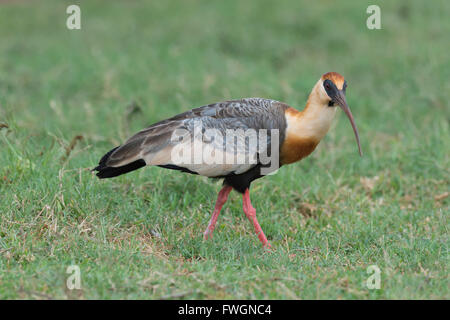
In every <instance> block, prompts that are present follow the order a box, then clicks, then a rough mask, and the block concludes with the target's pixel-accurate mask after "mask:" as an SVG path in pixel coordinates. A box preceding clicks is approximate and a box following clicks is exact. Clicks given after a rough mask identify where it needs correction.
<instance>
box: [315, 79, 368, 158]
mask: <svg viewBox="0 0 450 320" xmlns="http://www.w3.org/2000/svg"><path fill="white" fill-rule="evenodd" d="M316 89H317V91H318V94H319V99H320V100H321V101H322V102H323V105H325V106H326V107H327V108H335V107H336V106H339V107H340V108H341V109H342V110H343V111H344V112H345V114H346V115H347V117H348V119H349V120H350V123H351V125H352V128H353V132H354V133H355V137H356V142H357V143H358V150H359V154H360V155H361V156H362V151H361V144H360V143H359V134H358V129H357V128H356V124H355V120H354V119H353V115H352V112H351V111H350V108H349V107H348V104H347V100H346V98H345V91H346V89H347V81H345V79H344V77H343V76H341V75H340V74H339V73H337V72H328V73H325V74H324V75H323V76H322V77H321V78H320V80H319V82H318V85H317V87H316Z"/></svg>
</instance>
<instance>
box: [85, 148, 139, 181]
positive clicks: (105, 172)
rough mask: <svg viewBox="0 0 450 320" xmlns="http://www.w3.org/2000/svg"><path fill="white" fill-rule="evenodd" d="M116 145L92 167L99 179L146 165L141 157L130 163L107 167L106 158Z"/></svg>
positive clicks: (115, 175)
mask: <svg viewBox="0 0 450 320" xmlns="http://www.w3.org/2000/svg"><path fill="white" fill-rule="evenodd" d="M117 148H118V147H115V148H114V149H112V150H110V151H109V152H108V153H107V154H105V155H104V156H103V157H102V158H101V159H100V162H99V163H98V166H97V167H95V168H94V169H92V171H97V173H96V175H97V177H99V178H100V179H105V178H112V177H117V176H120V175H121V174H124V173H127V172H130V171H133V170H137V169H139V168H142V167H144V166H145V165H146V163H145V161H144V160H143V159H139V160H136V161H133V162H131V163H128V164H126V165H124V166H120V167H108V166H107V165H106V161H107V160H108V158H109V156H110V155H111V154H112V153H113V152H114V151H115V150H116V149H117Z"/></svg>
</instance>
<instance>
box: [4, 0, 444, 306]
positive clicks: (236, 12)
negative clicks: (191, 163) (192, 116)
mask: <svg viewBox="0 0 450 320" xmlns="http://www.w3.org/2000/svg"><path fill="white" fill-rule="evenodd" d="M372 2H373V1H331V0H329V1H315V2H312V1H309V2H307V1H298V0H295V1H237V0H232V1H220V2H219V1H194V0H192V1H190V0H189V1H147V2H144V1H79V2H77V1H39V2H37V1H12V0H11V1H0V39H1V41H0V150H1V152H0V164H1V166H0V298H3V299H5V298H9V299H11V298H12V299H17V298H26V299H40V298H43V299H49V298H59V299H67V298H69V299H72V298H81V299H90V298H100V299H110V298H131V299H134V298H150V299H152V298H165V299H170V298H186V299H191V298H200V299H202V298H212V299H217V298H224V299H229V298H238V299H246V298H254V299H258V298H268V299H271V298H279V299H316V298H319V299H325V298H326V299H355V298H358V299H379V298H384V299H399V298H412V299H419V298H425V299H427V298H439V299H443V298H444V299H448V298H450V295H449V289H448V288H449V280H448V267H447V266H448V262H449V261H448V258H449V256H448V226H449V221H448V211H449V210H448V209H449V202H448V192H449V169H448V168H449V150H450V142H449V119H450V108H449V105H448V101H449V100H450V81H449V79H450V67H449V52H450V45H449V44H450V42H449V34H450V20H449V19H448V16H449V14H450V2H448V1H395V2H394V1H376V4H378V5H379V6H380V8H381V25H382V29H381V30H369V29H368V28H367V27H366V20H367V18H368V16H369V14H367V13H366V8H367V7H368V6H369V5H371V4H374V3H372ZM70 4H79V5H80V7H81V30H68V29H67V28H66V19H67V17H68V14H66V8H67V6H68V5H70ZM328 71H336V72H339V73H341V74H342V75H344V76H345V78H346V80H347V82H348V89H347V100H348V102H349V105H350V107H351V108H352V111H353V114H354V116H355V119H356V123H357V125H358V127H359V130H360V134H361V141H362V146H363V151H364V153H365V155H364V157H363V158H359V156H358V155H357V148H356V144H355V142H354V136H353V133H352V131H351V128H350V125H349V123H348V120H347V119H345V118H344V116H339V121H336V124H335V125H334V126H333V127H332V129H331V130H330V132H329V133H328V135H327V137H326V138H325V139H324V141H322V143H321V144H320V145H319V147H318V149H317V150H316V151H315V152H314V154H313V155H312V156H310V157H309V158H307V159H305V160H303V161H302V162H300V163H297V164H294V165H291V166H287V167H284V168H282V169H281V170H280V171H279V172H278V173H277V174H276V175H274V176H270V177H266V178H265V179H261V180H258V181H257V182H255V183H254V184H253V188H252V190H253V196H252V200H253V204H254V206H255V208H256V209H257V215H258V219H259V221H260V223H261V225H262V228H263V230H264V231H265V233H266V235H267V236H268V238H269V240H270V241H271V242H272V245H273V246H274V247H275V249H276V251H275V252H274V253H272V254H268V253H266V252H264V251H263V250H262V249H261V248H260V244H259V242H258V241H257V238H256V236H255V235H254V234H253V230H252V227H251V225H250V224H249V222H248V221H247V220H246V217H245V215H244V214H243V212H242V207H241V198H240V196H239V195H238V194H237V193H232V194H231V201H230V202H229V203H228V204H227V205H226V206H225V209H224V211H223V213H222V215H221V216H220V218H219V223H218V227H217V230H216V232H215V234H214V238H213V239H212V240H211V241H208V242H205V241H203V239H202V232H203V230H204V228H205V227H206V225H207V223H208V220H209V216H210V213H211V211H212V209H213V205H214V200H215V196H216V192H217V191H218V189H219V187H220V186H219V184H218V183H217V182H214V181H211V180H208V179H205V178H201V177H194V176H190V175H184V174H180V173H177V172H171V171H168V170H163V169H160V168H145V169H144V170H139V171H136V172H133V173H130V174H128V175H125V176H121V177H119V178H117V179H113V180H106V181H100V180H98V179H97V178H96V177H95V176H93V175H92V174H91V172H90V171H89V169H90V168H92V167H93V166H95V165H96V163H97V162H98V160H99V158H100V157H101V156H102V155H103V154H104V153H105V152H106V151H108V150H109V149H110V148H112V147H114V146H116V145H118V144H120V143H121V142H122V141H123V140H125V139H126V138H127V137H129V136H130V135H131V134H133V133H134V132H136V131H137V130H140V129H142V128H143V127H145V126H147V125H150V124H152V123H154V122H156V121H159V120H162V119H164V118H166V117H169V116H173V115H175V114H176V113H179V112H182V111H186V110H188V109H190V108H193V107H198V106H201V105H205V104H209V103H213V102H217V101H223V100H229V99H235V98H243V97H264V98H271V99H276V100H280V101H283V102H286V103H288V104H290V105H291V106H293V107H295V108H298V109H302V108H303V106H304V105H305V102H306V99H307V97H308V94H309V92H310V90H311V89H312V87H313V85H314V84H315V82H316V81H317V80H318V79H319V77H320V76H321V75H322V74H323V73H325V72H328ZM70 265H78V266H79V267H80V270H81V286H82V288H81V289H80V290H69V289H68V288H67V286H66V280H67V277H68V276H69V275H68V274H67V273H66V268H67V267H68V266H70ZM370 265H377V266H378V267H379V268H380V269H381V289H379V290H369V289H368V288H367V286H366V280H367V278H368V277H369V274H368V273H367V272H366V270H367V267H368V266H370Z"/></svg>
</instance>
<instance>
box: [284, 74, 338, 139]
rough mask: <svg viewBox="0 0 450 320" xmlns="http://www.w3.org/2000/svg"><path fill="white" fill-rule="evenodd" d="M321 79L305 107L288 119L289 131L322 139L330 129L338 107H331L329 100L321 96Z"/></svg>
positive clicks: (305, 136)
mask: <svg viewBox="0 0 450 320" xmlns="http://www.w3.org/2000/svg"><path fill="white" fill-rule="evenodd" d="M319 85H321V81H319V82H318V83H317V84H316V85H315V86H314V88H313V90H312V92H311V94H310V95H309V98H308V101H307V103H306V107H305V109H303V110H302V111H298V112H296V113H294V114H293V115H292V116H291V117H290V118H292V119H288V130H289V133H291V134H293V135H295V136H296V137H297V138H300V139H313V140H315V141H317V142H319V141H320V140H322V138H323V137H324V136H325V134H326V133H327V132H328V130H329V129H330V126H331V123H332V122H333V119H334V116H335V114H336V109H337V108H336V107H329V106H328V101H327V100H325V99H322V98H321V97H320V92H319V89H320V88H319Z"/></svg>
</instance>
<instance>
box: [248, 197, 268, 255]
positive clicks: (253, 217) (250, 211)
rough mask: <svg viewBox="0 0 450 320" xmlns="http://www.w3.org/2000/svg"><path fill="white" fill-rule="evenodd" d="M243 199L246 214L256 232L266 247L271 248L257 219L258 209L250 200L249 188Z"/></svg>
mask: <svg viewBox="0 0 450 320" xmlns="http://www.w3.org/2000/svg"><path fill="white" fill-rule="evenodd" d="M242 200H243V208H244V212H245V215H246V216H247V218H248V220H250V222H251V223H252V224H253V226H254V227H255V232H256V235H257V236H258V238H259V241H261V243H262V244H263V247H264V248H271V245H270V243H269V241H268V240H267V238H266V236H265V234H264V232H263V231H262V229H261V226H260V225H259V223H258V220H257V219H256V210H255V208H253V206H252V203H251V202H250V191H249V190H248V189H246V190H245V193H244V195H243V196H242Z"/></svg>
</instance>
